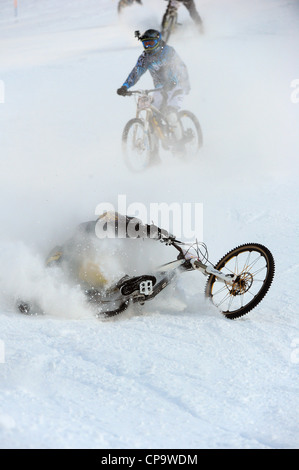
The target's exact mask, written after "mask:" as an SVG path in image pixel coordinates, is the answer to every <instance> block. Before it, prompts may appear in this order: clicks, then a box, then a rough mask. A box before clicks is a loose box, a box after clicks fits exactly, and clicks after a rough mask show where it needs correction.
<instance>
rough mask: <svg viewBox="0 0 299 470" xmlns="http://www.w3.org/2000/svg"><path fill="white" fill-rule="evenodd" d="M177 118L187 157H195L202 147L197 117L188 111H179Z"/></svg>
mask: <svg viewBox="0 0 299 470" xmlns="http://www.w3.org/2000/svg"><path fill="white" fill-rule="evenodd" d="M178 118H179V121H180V123H181V126H182V132H183V139H182V140H183V143H184V147H185V151H186V155H187V156H188V157H191V158H192V157H195V156H196V155H197V154H198V152H199V150H200V148H201V147H202V145H203V136H202V130H201V126H200V124H199V121H198V119H197V117H196V116H195V115H194V114H193V113H191V112H190V111H186V110H185V111H184V110H183V111H179V113H178Z"/></svg>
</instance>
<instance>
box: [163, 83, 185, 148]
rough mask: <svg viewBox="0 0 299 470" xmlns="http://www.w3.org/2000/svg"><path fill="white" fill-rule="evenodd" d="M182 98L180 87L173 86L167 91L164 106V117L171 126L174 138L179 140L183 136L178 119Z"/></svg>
mask: <svg viewBox="0 0 299 470" xmlns="http://www.w3.org/2000/svg"><path fill="white" fill-rule="evenodd" d="M182 100H183V92H182V89H181V88H180V87H175V88H173V89H172V90H171V91H170V92H168V100H167V107H166V113H165V114H166V119H167V122H168V124H169V125H170V126H171V127H172V129H173V133H174V135H175V138H176V140H177V141H178V142H179V141H180V140H181V139H182V137H183V132H182V126H181V123H180V121H179V119H178V111H179V109H180V107H181V102H182Z"/></svg>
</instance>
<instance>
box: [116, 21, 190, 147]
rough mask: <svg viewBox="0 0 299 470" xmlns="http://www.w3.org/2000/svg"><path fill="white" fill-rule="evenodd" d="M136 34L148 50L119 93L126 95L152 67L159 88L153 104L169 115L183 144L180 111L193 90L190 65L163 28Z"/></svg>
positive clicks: (145, 49) (152, 74)
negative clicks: (168, 40)
mask: <svg viewBox="0 0 299 470" xmlns="http://www.w3.org/2000/svg"><path fill="white" fill-rule="evenodd" d="M135 36H136V37H137V38H138V39H139V40H140V41H141V42H142V45H143V48H144V51H143V52H142V54H141V55H140V56H139V58H138V60H137V63H136V65H135V67H134V68H133V70H132V71H131V72H130V74H129V76H128V77H127V79H126V81H125V82H124V83H123V85H122V86H121V87H120V88H118V90H117V93H118V94H119V95H121V96H126V94H127V91H128V89H129V88H131V87H132V86H134V85H135V84H136V83H137V82H138V80H139V79H140V77H141V76H142V75H143V74H144V73H145V72H146V71H147V70H148V71H149V72H150V74H151V76H152V79H153V82H154V87H155V88H156V89H157V91H156V92H154V94H153V105H154V106H155V107H156V108H158V109H160V111H161V112H162V113H163V114H165V116H166V119H167V122H168V124H169V125H171V126H172V128H173V131H174V135H175V137H176V140H177V141H178V143H179V141H180V139H182V129H181V126H180V123H179V121H178V117H177V111H178V110H179V109H180V105H181V101H182V99H183V97H184V96H185V95H187V94H188V93H189V92H190V83H189V76H188V71H187V67H186V65H185V63H184V62H183V61H182V60H181V58H180V57H179V55H178V54H177V53H176V51H175V49H174V48H173V47H171V46H169V45H168V44H165V42H164V41H163V40H162V38H161V33H160V32H159V31H157V30H155V29H148V30H147V31H145V33H144V34H143V35H140V33H139V31H136V32H135Z"/></svg>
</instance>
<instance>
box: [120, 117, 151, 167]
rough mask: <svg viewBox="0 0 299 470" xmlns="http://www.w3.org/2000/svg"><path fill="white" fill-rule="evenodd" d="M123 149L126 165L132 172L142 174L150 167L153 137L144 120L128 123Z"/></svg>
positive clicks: (137, 119)
mask: <svg viewBox="0 0 299 470" xmlns="http://www.w3.org/2000/svg"><path fill="white" fill-rule="evenodd" d="M122 149H123V155H124V160H125V163H126V165H127V167H128V168H129V169H130V170H132V171H135V172H140V171H143V170H145V168H147V167H148V166H149V164H150V160H151V153H152V145H151V136H150V134H149V132H148V131H146V129H145V126H144V122H143V121H142V119H139V118H134V119H131V120H130V121H128V122H127V124H126V126H125V128H124V131H123V135H122Z"/></svg>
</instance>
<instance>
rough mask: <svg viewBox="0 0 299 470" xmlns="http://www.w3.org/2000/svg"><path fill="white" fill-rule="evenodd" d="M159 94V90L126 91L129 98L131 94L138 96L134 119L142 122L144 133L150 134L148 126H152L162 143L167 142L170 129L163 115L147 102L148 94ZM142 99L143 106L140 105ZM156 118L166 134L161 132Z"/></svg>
mask: <svg viewBox="0 0 299 470" xmlns="http://www.w3.org/2000/svg"><path fill="white" fill-rule="evenodd" d="M161 91H162V90H161ZM154 92H159V88H154V89H151V90H133V91H128V92H127V95H128V96H130V95H132V94H136V95H139V97H138V100H137V109H136V118H139V119H142V121H143V122H144V127H145V131H146V132H148V133H151V128H150V125H151V124H152V125H153V127H154V130H155V131H156V134H157V136H158V137H159V138H160V139H161V140H162V141H164V142H168V141H169V137H168V136H169V134H171V127H170V126H169V124H168V122H167V119H166V117H165V115H164V114H163V113H162V112H161V111H160V110H159V109H158V108H156V106H154V105H153V104H151V102H150V101H149V96H148V95H149V93H154ZM142 99H143V101H144V103H145V104H140V102H142ZM143 112H145V117H143V116H142V113H143ZM156 117H159V118H160V119H161V121H163V124H164V126H165V129H166V133H165V132H163V130H162V129H161V126H160V125H159V123H158V121H157V119H156Z"/></svg>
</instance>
